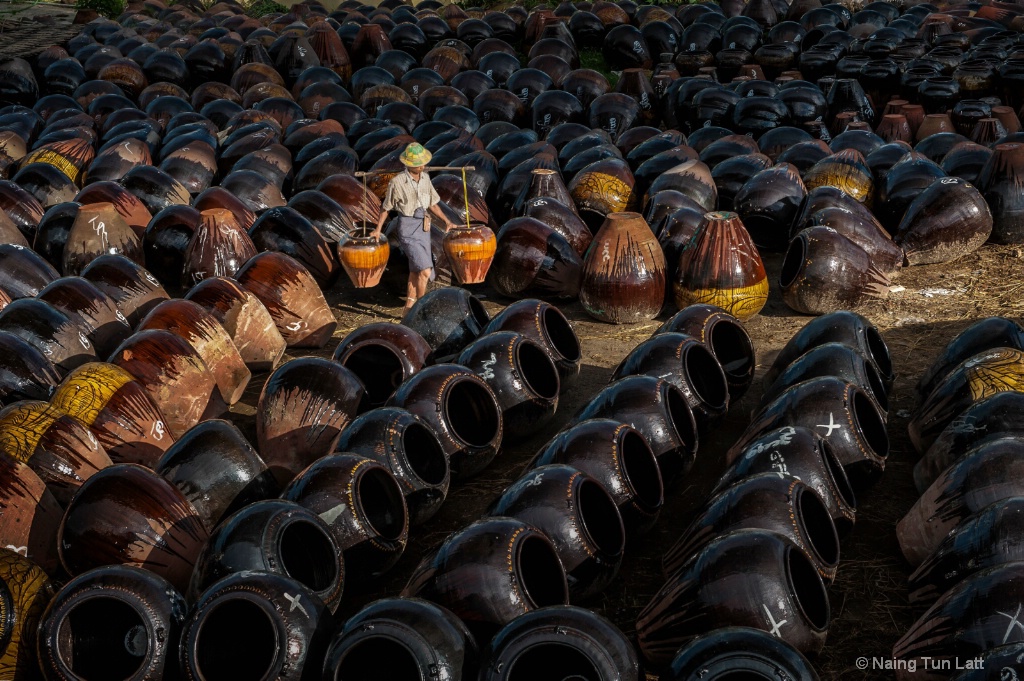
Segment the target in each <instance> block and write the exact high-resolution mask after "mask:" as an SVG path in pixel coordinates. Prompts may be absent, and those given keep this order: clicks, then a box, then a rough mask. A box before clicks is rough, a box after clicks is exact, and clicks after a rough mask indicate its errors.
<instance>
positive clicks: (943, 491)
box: [896, 436, 1021, 567]
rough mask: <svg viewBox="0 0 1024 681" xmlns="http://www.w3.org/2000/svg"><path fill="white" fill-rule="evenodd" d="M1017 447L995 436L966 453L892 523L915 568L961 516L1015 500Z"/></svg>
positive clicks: (1012, 439)
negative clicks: (991, 505)
mask: <svg viewBox="0 0 1024 681" xmlns="http://www.w3.org/2000/svg"><path fill="white" fill-rule="evenodd" d="M1020 452H1021V447H1020V445H1019V439H1018V438H1016V437H1013V436H996V437H993V438H991V439H989V440H987V441H986V442H984V443H981V444H979V445H977V446H975V447H972V448H970V449H968V450H967V452H966V453H965V454H964V455H963V456H961V457H960V458H958V459H956V460H954V461H953V462H952V463H951V464H950V466H949V467H948V468H946V469H945V470H944V471H943V472H942V473H941V474H939V475H937V476H936V477H935V480H934V482H932V483H931V485H930V486H928V487H927V488H926V489H925V490H924V492H923V493H922V495H921V498H920V499H918V500H917V501H916V502H915V503H914V506H913V507H912V508H911V509H910V511H908V512H907V514H906V515H905V516H904V517H903V519H902V520H900V522H899V523H897V525H896V536H897V538H898V539H899V542H900V550H901V551H902V552H903V555H904V557H905V558H906V559H907V561H908V562H909V563H910V564H911V565H913V566H915V567H916V566H918V565H920V564H921V562H922V561H924V559H925V558H927V557H928V556H929V555H931V554H932V553H933V552H934V551H935V549H936V548H937V547H938V546H939V544H941V543H942V541H943V540H944V539H945V537H947V536H948V535H949V533H950V532H951V531H952V530H953V529H954V528H955V527H956V526H957V525H959V524H960V523H961V522H962V521H963V520H964V519H965V518H967V517H969V516H972V515H974V514H975V513H979V512H981V511H982V510H983V509H984V508H985V507H986V506H988V505H989V504H993V503H995V502H997V501H1001V500H1003V499H1009V498H1010V497H1015V496H1020V494H1021V490H1020V487H1021V485H1020V483H1019V482H1018V481H1019V478H1016V477H1014V475H1015V474H1016V472H1017V469H1018V467H1019V464H1018V460H1019V459H1020Z"/></svg>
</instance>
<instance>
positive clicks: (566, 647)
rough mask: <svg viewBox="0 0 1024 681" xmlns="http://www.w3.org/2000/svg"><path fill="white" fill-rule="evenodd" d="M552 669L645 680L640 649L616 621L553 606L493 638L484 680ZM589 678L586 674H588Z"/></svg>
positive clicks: (512, 624) (485, 660)
mask: <svg viewBox="0 0 1024 681" xmlns="http://www.w3.org/2000/svg"><path fill="white" fill-rule="evenodd" d="M542 671H543V672H544V673H547V672H551V673H553V674H555V675H556V676H558V675H560V676H562V677H563V678H573V676H574V675H579V674H593V673H596V674H598V675H600V676H605V677H608V678H617V679H621V680H622V681H639V679H642V678H643V672H642V670H641V667H640V663H639V661H638V660H637V659H636V652H635V651H634V650H633V647H632V645H631V644H630V642H629V641H628V640H627V639H626V637H625V636H624V635H623V634H622V632H621V631H619V630H618V629H617V628H616V627H615V625H614V624H612V623H611V622H609V621H608V620H606V619H604V618H603V617H601V616H600V615H596V614H594V613H592V612H591V611H589V610H586V609H584V608H577V607H574V606H549V607H546V608H539V609H537V610H534V611H532V612H529V613H526V614H525V615H520V616H519V617H517V618H516V619H514V620H513V621H512V622H509V623H508V624H507V625H505V627H503V628H502V629H501V631H499V632H498V633H497V634H496V635H495V637H494V638H493V639H492V640H491V643H490V645H488V647H487V649H486V650H485V651H484V654H483V664H482V669H481V672H480V677H479V678H480V679H481V681H511V679H514V678H515V675H516V674H521V673H522V674H539V673H541V672H542ZM583 678H586V677H583Z"/></svg>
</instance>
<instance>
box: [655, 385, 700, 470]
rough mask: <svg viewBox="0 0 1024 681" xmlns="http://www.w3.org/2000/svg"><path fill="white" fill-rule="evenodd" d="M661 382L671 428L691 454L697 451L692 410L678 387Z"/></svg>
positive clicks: (695, 422)
mask: <svg viewBox="0 0 1024 681" xmlns="http://www.w3.org/2000/svg"><path fill="white" fill-rule="evenodd" d="M663 383H664V388H663V390H664V398H665V406H666V407H667V411H668V416H669V421H670V424H671V426H672V430H674V431H675V433H676V435H677V436H678V437H679V439H680V440H681V441H682V443H683V447H684V448H685V449H686V451H687V452H688V453H689V454H693V453H694V452H696V451H697V421H696V419H694V418H693V410H691V409H690V405H688V404H687V403H686V398H685V397H683V393H682V391H681V390H679V388H677V387H675V386H674V385H672V384H671V383H668V382H663ZM663 477H664V476H663Z"/></svg>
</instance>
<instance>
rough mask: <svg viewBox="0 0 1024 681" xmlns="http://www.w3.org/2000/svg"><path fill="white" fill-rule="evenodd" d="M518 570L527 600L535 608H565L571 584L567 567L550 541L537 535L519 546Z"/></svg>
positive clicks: (524, 540)
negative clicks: (566, 577) (550, 606)
mask: <svg viewBox="0 0 1024 681" xmlns="http://www.w3.org/2000/svg"><path fill="white" fill-rule="evenodd" d="M515 568H516V573H518V575H519V585H520V588H521V589H522V591H523V597H524V598H525V599H526V600H527V601H529V602H530V603H531V604H532V605H533V607H535V608H543V607H544V606H547V605H565V604H567V603H568V602H569V585H568V583H567V582H566V580H565V568H563V567H562V561H561V560H560V559H559V558H558V554H557V553H555V549H554V547H553V546H552V545H551V543H550V542H548V541H546V540H545V539H543V538H541V536H538V535H536V534H533V535H527V536H526V537H524V538H523V539H520V540H519V543H518V544H517V545H516V553H515Z"/></svg>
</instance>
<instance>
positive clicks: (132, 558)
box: [58, 464, 207, 589]
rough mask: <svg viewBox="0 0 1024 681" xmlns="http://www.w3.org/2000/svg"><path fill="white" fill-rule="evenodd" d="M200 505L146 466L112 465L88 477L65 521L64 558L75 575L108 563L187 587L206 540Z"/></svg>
mask: <svg viewBox="0 0 1024 681" xmlns="http://www.w3.org/2000/svg"><path fill="white" fill-rule="evenodd" d="M206 539H207V534H206V529H205V528H204V527H203V524H202V521H201V520H200V518H199V516H198V514H197V512H196V510H195V508H193V507H192V504H190V503H189V502H188V500H187V499H185V497H184V496H183V495H182V494H181V492H179V491H178V489H177V488H176V487H174V486H173V485H172V484H171V483H169V482H167V481H166V480H164V479H163V478H161V477H160V476H158V475H156V474H155V473H153V472H152V471H151V470H149V469H147V468H143V467H142V466H137V465H133V464H120V465H117V466H109V467H107V468H104V469H103V470H102V471H99V472H98V473H96V474H95V475H93V476H92V477H91V478H89V479H88V480H87V481H86V482H85V483H84V484H83V485H82V487H81V489H80V490H79V491H78V494H76V495H75V498H74V499H72V501H71V503H70V504H69V505H68V508H67V511H66V512H65V514H64V519H63V521H62V522H61V525H60V544H59V546H58V548H59V551H60V560H61V563H62V564H63V565H64V568H65V569H66V570H67V571H68V572H69V573H70V574H72V575H79V574H81V573H83V572H85V571H86V570H89V569H91V568H96V567H101V566H103V565H122V564H123V565H134V566H136V567H141V568H145V569H147V570H151V571H152V572H155V573H156V574H158V575H160V576H161V577H163V578H165V579H167V580H168V581H169V582H170V583H171V584H173V585H174V586H175V588H178V589H183V588H184V587H185V585H186V584H187V583H188V579H189V575H191V574H192V567H193V565H194V563H195V560H196V557H197V556H198V555H199V551H200V549H202V547H203V544H204V543H205V542H206Z"/></svg>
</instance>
